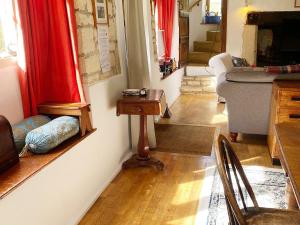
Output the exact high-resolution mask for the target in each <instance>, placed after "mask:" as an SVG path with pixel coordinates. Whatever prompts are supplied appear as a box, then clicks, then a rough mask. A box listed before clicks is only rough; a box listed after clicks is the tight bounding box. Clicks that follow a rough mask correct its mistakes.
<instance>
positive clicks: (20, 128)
mask: <svg viewBox="0 0 300 225" xmlns="http://www.w3.org/2000/svg"><path fill="white" fill-rule="evenodd" d="M50 121H51V119H50V118H49V117H48V116H42V115H39V116H32V117H29V118H27V119H25V120H22V121H21V122H20V123H18V124H15V125H14V126H12V131H13V135H14V141H15V144H16V147H17V150H18V152H19V153H20V152H21V150H22V149H23V147H24V146H25V138H26V135H27V134H28V133H29V132H30V131H32V130H34V129H35V128H37V127H40V126H42V125H44V124H46V123H48V122H50Z"/></svg>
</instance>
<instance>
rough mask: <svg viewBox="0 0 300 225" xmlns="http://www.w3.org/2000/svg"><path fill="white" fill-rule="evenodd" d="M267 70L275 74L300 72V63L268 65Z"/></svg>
mask: <svg viewBox="0 0 300 225" xmlns="http://www.w3.org/2000/svg"><path fill="white" fill-rule="evenodd" d="M266 72H267V73H273V74H283V73H300V64H297V65H288V66H267V67H266Z"/></svg>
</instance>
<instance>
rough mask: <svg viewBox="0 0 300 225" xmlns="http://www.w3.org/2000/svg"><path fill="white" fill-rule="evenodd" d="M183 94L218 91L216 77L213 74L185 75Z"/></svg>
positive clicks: (182, 83)
mask: <svg viewBox="0 0 300 225" xmlns="http://www.w3.org/2000/svg"><path fill="white" fill-rule="evenodd" d="M180 91H181V94H206V93H214V92H216V78H215V76H213V75H202V76H184V77H183V79H182V82H181V89H180Z"/></svg>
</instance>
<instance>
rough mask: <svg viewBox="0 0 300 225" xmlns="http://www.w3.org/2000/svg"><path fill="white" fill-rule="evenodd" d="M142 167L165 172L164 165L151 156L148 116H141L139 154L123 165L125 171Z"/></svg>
mask: <svg viewBox="0 0 300 225" xmlns="http://www.w3.org/2000/svg"><path fill="white" fill-rule="evenodd" d="M141 166H143V167H144V166H152V167H155V168H157V169H158V170H163V168H164V164H163V163H162V162H161V161H159V160H158V159H155V158H153V157H150V156H149V141H148V133H147V116H146V115H141V116H140V136H139V142H138V154H135V155H133V156H132V157H131V158H130V159H128V160H127V161H126V162H124V163H123V169H128V168H136V167H141Z"/></svg>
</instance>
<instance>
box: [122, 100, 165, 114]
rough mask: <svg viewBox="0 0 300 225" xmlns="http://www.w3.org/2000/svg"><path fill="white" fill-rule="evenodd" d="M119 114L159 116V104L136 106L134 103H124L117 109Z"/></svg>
mask: <svg viewBox="0 0 300 225" xmlns="http://www.w3.org/2000/svg"><path fill="white" fill-rule="evenodd" d="M118 113H119V114H128V115H159V114H160V104H158V103H157V104H154V103H153V104H151V103H149V104H145V103H144V104H136V103H132V104H131V103H126V104H122V105H121V106H120V107H119V112H118Z"/></svg>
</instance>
